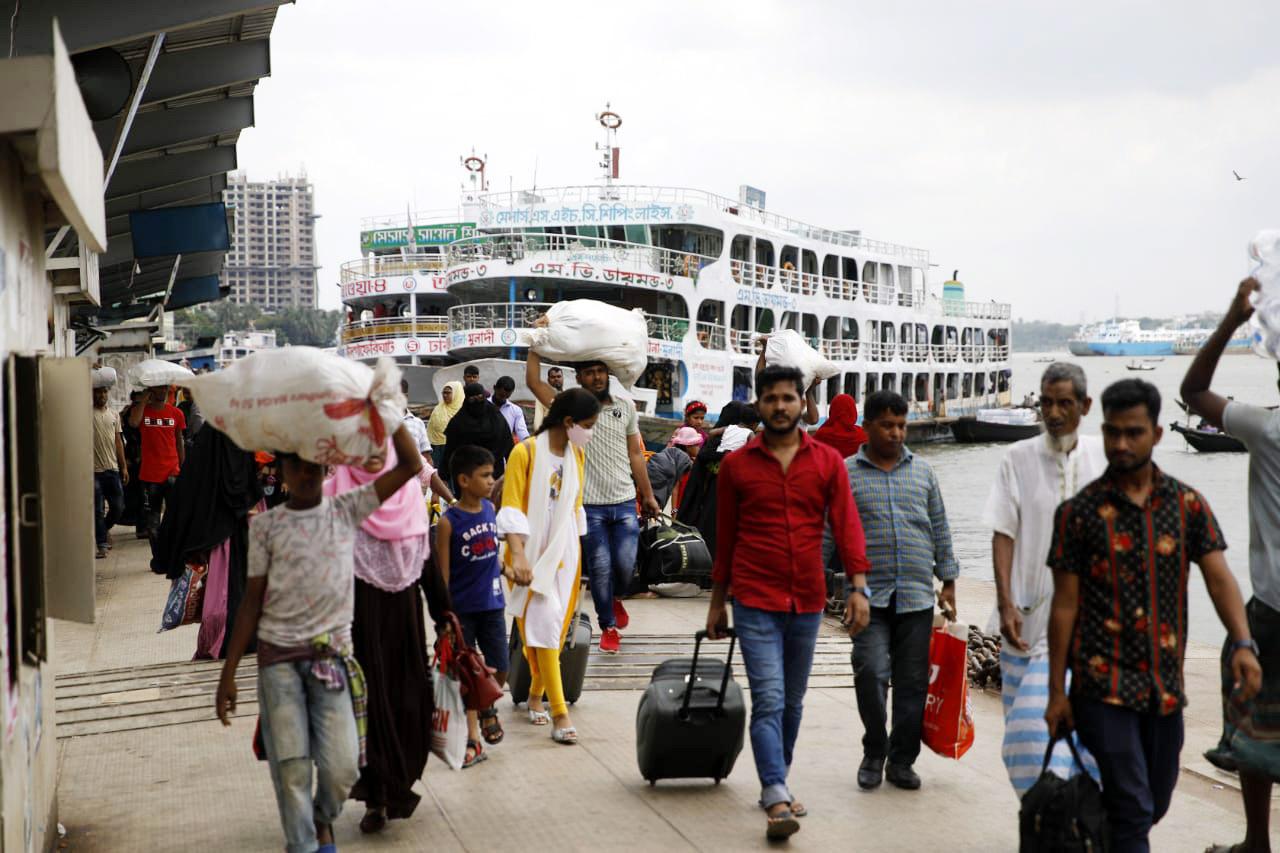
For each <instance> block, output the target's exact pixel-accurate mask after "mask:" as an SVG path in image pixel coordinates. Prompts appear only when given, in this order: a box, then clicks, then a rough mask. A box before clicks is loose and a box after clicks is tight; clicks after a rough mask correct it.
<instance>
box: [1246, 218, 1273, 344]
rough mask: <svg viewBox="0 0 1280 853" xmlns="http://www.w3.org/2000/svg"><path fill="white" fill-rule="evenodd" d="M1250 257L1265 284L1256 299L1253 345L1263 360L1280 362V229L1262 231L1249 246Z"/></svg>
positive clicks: (1251, 328)
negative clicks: (1279, 360) (1272, 359)
mask: <svg viewBox="0 0 1280 853" xmlns="http://www.w3.org/2000/svg"><path fill="white" fill-rule="evenodd" d="M1249 258H1250V259H1251V260H1253V261H1254V262H1256V263H1257V267H1255V268H1254V270H1253V277H1254V278H1255V279H1257V280H1258V284H1259V285H1261V290H1259V291H1258V292H1257V293H1255V294H1253V297H1252V302H1253V306H1254V309H1255V310H1254V313H1253V316H1252V317H1251V318H1249V344H1250V346H1252V347H1253V351H1254V352H1256V353H1257V354H1258V355H1260V356H1262V357H1263V358H1274V359H1280V230H1276V229H1268V230H1266V231H1260V232H1258V234H1257V236H1255V237H1254V238H1253V240H1252V242H1250V243H1249Z"/></svg>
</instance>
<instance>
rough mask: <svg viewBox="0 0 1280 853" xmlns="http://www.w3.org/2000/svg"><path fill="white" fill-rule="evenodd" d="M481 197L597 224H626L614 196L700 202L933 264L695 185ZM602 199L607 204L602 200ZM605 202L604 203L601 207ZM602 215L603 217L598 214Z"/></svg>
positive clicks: (646, 201)
mask: <svg viewBox="0 0 1280 853" xmlns="http://www.w3.org/2000/svg"><path fill="white" fill-rule="evenodd" d="M478 201H479V202H480V204H481V205H483V206H485V207H488V208H494V209H499V210H501V209H509V210H513V211H514V210H517V209H520V208H529V207H531V206H532V204H531V203H530V202H531V201H532V202H533V203H535V204H537V205H539V206H546V205H556V204H559V205H562V206H572V207H577V208H581V209H583V210H584V211H585V210H588V209H589V210H590V214H591V218H590V219H582V220H580V221H583V222H587V223H588V224H596V225H600V224H603V225H609V224H614V225H620V224H624V221H629V220H624V221H615V214H614V213H613V210H612V205H613V203H614V202H625V203H628V204H639V205H645V206H646V207H647V206H649V205H659V206H667V207H669V206H676V207H677V208H678V207H679V206H680V205H700V206H702V207H708V208H711V209H712V210H715V211H717V212H721V213H727V214H730V215H731V216H736V217H738V218H740V219H742V220H744V221H746V222H759V223H761V224H763V225H767V226H769V227H771V228H776V229H777V230H779V231H785V232H787V233H789V234H795V235H797V236H800V237H807V238H809V239H810V240H818V241H821V242H823V243H830V244H833V245H836V246H847V247H849V248H853V249H864V250H867V251H871V252H877V253H880V254H885V255H898V256H899V257H904V258H907V259H909V260H911V261H913V262H914V263H915V264H917V265H918V266H920V267H921V268H922V269H927V268H928V266H929V253H928V252H927V251H926V250H924V249H917V248H914V247H911V246H902V245H899V244H897V243H888V242H884V241H881V240H872V239H870V238H868V237H864V236H862V235H861V234H857V233H850V232H848V231H835V230H832V229H829V228H819V227H818V226H816V225H810V224H808V223H807V222H801V221H800V220H798V219H792V218H791V217H789V216H782V215H780V214H777V213H774V212H772V211H767V210H761V209H760V208H758V207H752V206H750V205H745V204H743V203H742V202H740V201H738V200H737V199H731V198H727V197H726V196H722V195H716V194H715V193H710V192H707V191H706V190H698V189H693V188H691V187H651V186H641V185H637V184H612V185H610V186H600V185H599V184H593V185H588V186H568V187H550V188H547V189H539V190H538V191H537V193H536V194H533V193H529V192H528V191H526V190H514V191H511V192H495V193H486V194H484V195H481V196H479V197H478ZM602 202H603V203H605V204H603V205H602V204H601V203H602ZM601 208H605V209H603V210H601ZM574 213H575V214H576V213H578V211H574ZM663 213H664V214H670V213H672V211H663ZM627 214H628V216H629V215H630V213H629V211H628V212H627ZM600 215H603V216H604V217H605V218H603V219H601V218H599V216H600ZM653 218H655V216H654V215H653V214H652V213H650V214H649V215H647V216H644V217H643V218H642V219H641V220H640V221H647V220H652V219H653ZM575 221H579V220H575ZM672 221H673V222H674V221H678V219H676V218H673V219H672ZM498 224H499V225H502V224H503V223H502V222H501V221H498Z"/></svg>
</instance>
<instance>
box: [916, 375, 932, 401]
mask: <svg viewBox="0 0 1280 853" xmlns="http://www.w3.org/2000/svg"><path fill="white" fill-rule="evenodd" d="M928 400H929V374H927V373H917V374H916V402H917V403H926V402H928Z"/></svg>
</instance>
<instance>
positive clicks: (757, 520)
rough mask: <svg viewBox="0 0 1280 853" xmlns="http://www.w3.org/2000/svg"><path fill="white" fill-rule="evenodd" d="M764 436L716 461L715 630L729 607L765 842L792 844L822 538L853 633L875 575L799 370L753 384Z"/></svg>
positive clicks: (867, 607)
mask: <svg viewBox="0 0 1280 853" xmlns="http://www.w3.org/2000/svg"><path fill="white" fill-rule="evenodd" d="M756 394H757V396H758V398H759V399H758V400H757V402H756V408H757V409H758V410H759V412H760V417H761V419H762V420H763V421H764V433H763V434H761V435H758V436H756V437H754V438H752V439H751V440H750V441H749V442H747V444H746V446H745V447H743V448H742V449H741V450H737V451H734V452H733V453H730V454H729V455H728V456H726V457H725V458H724V460H723V461H722V462H721V463H720V476H719V481H718V483H717V486H716V488H717V501H718V504H719V515H718V518H717V526H716V535H717V544H716V560H715V567H714V569H713V571H712V582H713V584H714V585H713V587H712V590H711V607H710V609H709V610H708V612H707V633H708V635H709V636H710V637H711V638H712V639H716V638H718V637H720V636H722V635H723V633H724V629H725V625H726V624H727V622H728V620H727V615H728V614H727V613H726V606H725V600H726V597H727V596H728V594H729V593H730V592H732V595H733V598H734V603H733V623H734V628H735V630H736V632H737V636H738V644H739V646H740V647H741V648H742V660H743V663H744V665H745V666H746V670H747V682H748V684H749V685H750V688H751V751H752V753H753V754H754V757H755V762H756V773H757V774H758V775H759V777H760V785H761V788H762V791H761V795H760V804H761V805H762V806H763V807H764V808H765V810H766V811H767V812H768V814H769V821H768V825H767V828H766V832H765V834H766V835H767V837H769V838H786V837H787V836H789V835H792V834H793V833H795V832H796V831H797V830H798V829H799V828H800V825H799V824H798V823H797V822H796V818H797V817H800V816H803V815H804V814H805V809H804V807H803V806H802V805H800V803H798V802H796V801H795V799H794V798H793V797H792V796H791V792H790V791H789V790H788V789H787V771H788V769H789V768H790V766H791V758H792V753H793V750H794V748H795V743H796V735H797V734H799V732H800V715H801V711H802V708H803V704H804V694H805V689H806V687H807V686H808V683H809V670H810V668H811V667H812V665H813V650H814V646H815V645H816V643H817V639H818V627H819V626H820V625H821V623H822V610H823V606H824V605H825V604H826V598H827V591H826V577H825V573H824V571H823V562H822V532H823V528H824V526H825V524H826V523H827V521H828V520H829V521H830V524H831V528H832V532H833V534H834V537H835V542H836V548H837V549H838V551H839V554H840V557H841V559H842V561H843V563H844V566H845V569H846V571H847V572H848V573H849V577H850V578H851V579H852V584H853V590H854V591H853V593H852V594H851V595H850V597H849V598H850V610H849V612H850V615H851V619H850V621H849V622H848V624H847V627H848V630H849V636H851V637H852V636H853V635H854V634H857V633H858V632H859V631H861V630H862V629H863V628H865V627H866V626H867V622H868V621H869V620H870V618H871V602H870V599H869V598H868V596H867V580H866V572H867V569H868V568H869V565H868V563H867V557H866V543H865V541H864V539H863V535H862V523H861V522H860V521H859V519H858V510H857V507H855V506H854V503H853V494H852V491H851V490H850V489H849V475H848V473H847V472H846V471H845V466H844V460H843V459H841V458H840V454H839V453H838V452H837V451H836V450H835V449H834V448H832V447H830V446H828V445H826V444H822V443H820V442H817V441H814V440H813V439H811V438H810V437H809V435H808V434H807V433H806V432H804V430H802V429H800V428H799V426H800V418H801V413H802V411H803V408H804V379H803V377H802V375H801V374H800V371H798V370H795V369H793V368H787V367H777V366H775V367H767V368H765V369H764V370H762V371H761V372H760V374H759V375H758V376H757V377H756Z"/></svg>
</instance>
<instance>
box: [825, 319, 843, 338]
mask: <svg viewBox="0 0 1280 853" xmlns="http://www.w3.org/2000/svg"><path fill="white" fill-rule="evenodd" d="M822 338H823V340H828V341H838V340H840V318H839V317H828V318H827V319H826V320H825V321H823V323H822Z"/></svg>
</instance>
